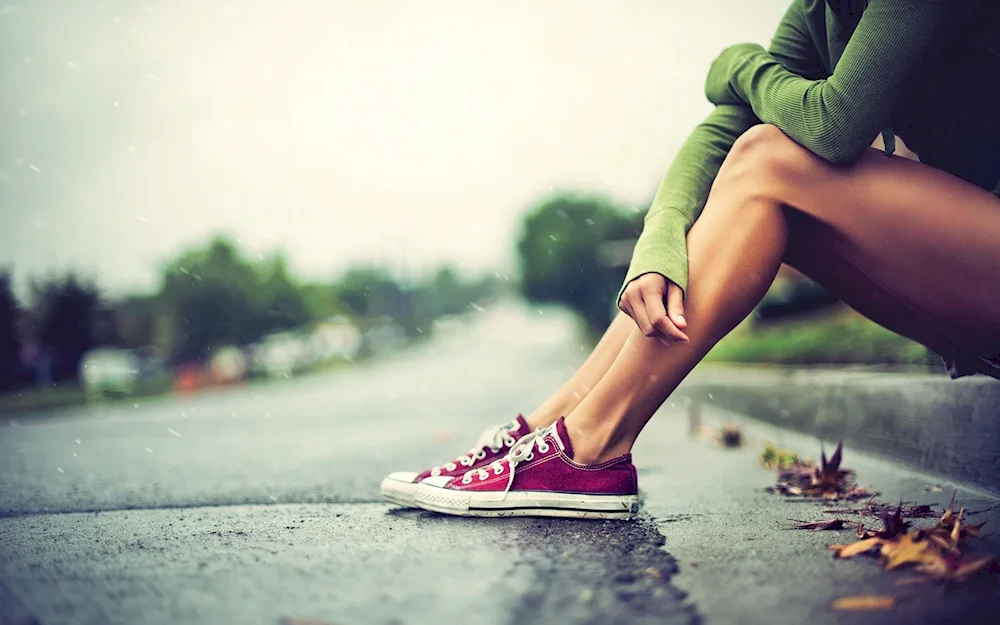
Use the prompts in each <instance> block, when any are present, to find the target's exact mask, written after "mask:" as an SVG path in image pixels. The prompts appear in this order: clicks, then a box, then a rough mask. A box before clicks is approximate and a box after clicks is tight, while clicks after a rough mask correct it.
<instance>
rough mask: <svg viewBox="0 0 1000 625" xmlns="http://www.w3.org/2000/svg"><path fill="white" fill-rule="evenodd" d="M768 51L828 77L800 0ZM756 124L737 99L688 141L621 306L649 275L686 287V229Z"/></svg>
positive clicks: (651, 218) (651, 215) (650, 217)
mask: <svg viewBox="0 0 1000 625" xmlns="http://www.w3.org/2000/svg"><path fill="white" fill-rule="evenodd" d="M769 50H770V53H771V56H772V58H774V59H777V60H778V61H779V62H780V63H781V64H782V65H783V66H784V67H785V68H787V69H788V70H789V71H791V72H795V73H796V74H799V75H801V76H808V77H810V78H820V77H822V76H824V75H826V72H825V70H824V69H823V67H822V63H821V61H820V57H819V54H818V53H817V50H816V46H815V44H814V43H813V40H812V38H811V37H810V35H809V31H808V28H807V20H806V15H805V10H804V8H803V1H802V0H796V1H795V2H794V3H793V4H792V5H791V7H789V9H788V11H787V12H786V13H785V16H784V17H783V18H782V20H781V23H780V24H779V25H778V28H777V31H776V32H775V34H774V37H773V38H772V40H771V46H770V48H769ZM757 123H759V120H758V119H757V117H756V116H755V115H754V114H753V111H751V110H750V107H749V106H748V105H747V104H746V103H744V102H742V101H739V100H737V101H736V102H735V103H733V104H722V105H720V106H717V107H716V108H715V110H713V111H712V112H711V113H710V114H709V116H708V117H707V118H706V119H705V121H703V122H702V123H701V124H699V125H698V126H697V127H696V128H695V129H694V131H693V132H692V133H691V135H690V136H689V137H688V138H687V140H686V141H685V142H684V144H683V146H681V149H680V151H679V152H678V153H677V155H676V156H675V157H674V161H673V163H672V164H671V166H670V168H669V170H668V171H667V174H666V176H665V177H664V179H663V182H662V183H661V184H660V188H659V190H658V191H657V192H656V197H655V199H654V200H653V204H652V206H651V207H650V209H649V212H648V213H646V221H645V225H644V227H643V231H642V235H641V236H640V237H639V241H638V243H637V244H636V246H635V251H634V252H633V255H632V262H631V264H630V266H629V269H628V273H627V274H626V277H625V282H624V284H623V286H622V289H621V291H619V293H618V301H619V303H620V302H621V298H622V294H623V293H624V291H625V289H626V287H627V286H628V285H629V283H630V282H632V281H633V280H635V279H636V278H638V277H640V276H642V275H645V274H649V273H655V274H659V275H661V276H663V277H664V278H666V279H667V280H669V281H670V282H671V283H673V284H675V285H677V286H679V287H680V288H681V289H686V288H687V269H688V267H687V249H686V244H685V237H686V235H687V231H688V230H690V228H691V226H692V224H694V221H695V219H697V218H698V215H699V214H700V213H701V209H702V208H704V206H705V201H706V200H707V199H708V192H709V190H710V189H711V188H712V182H713V181H714V180H715V176H716V174H718V173H719V168H720V167H721V166H722V161H724V160H725V158H726V155H727V154H728V153H729V150H730V148H732V147H733V143H735V142H736V139H737V138H739V136H740V135H742V134H743V133H744V132H746V131H747V130H748V129H749V128H750V127H751V126H753V125H755V124H757Z"/></svg>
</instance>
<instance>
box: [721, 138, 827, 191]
mask: <svg viewBox="0 0 1000 625" xmlns="http://www.w3.org/2000/svg"><path fill="white" fill-rule="evenodd" d="M804 152H807V150H806V149H805V148H803V147H802V146H800V145H799V144H797V143H795V142H794V141H792V140H791V139H790V138H789V137H788V135H786V134H785V133H783V132H782V131H781V130H780V129H778V127H777V126H775V125H773V124H758V125H756V126H753V127H752V128H750V129H749V130H747V131H746V132H745V133H743V134H742V135H740V137H739V138H738V139H737V140H736V142H735V143H734V144H733V147H732V148H731V149H730V150H729V154H728V155H727V156H726V160H725V161H724V162H723V165H722V168H721V169H720V170H719V175H718V177H717V178H716V183H717V184H721V185H739V186H741V187H743V188H744V189H746V190H747V191H748V192H753V193H755V194H756V193H767V192H768V191H775V190H777V189H780V187H781V186H783V185H784V184H786V183H788V182H789V180H791V179H793V178H795V177H796V176H799V175H800V174H801V173H802V169H803V166H804V165H806V164H808V162H809V160H808V158H807V154H804ZM751 190H752V191H751Z"/></svg>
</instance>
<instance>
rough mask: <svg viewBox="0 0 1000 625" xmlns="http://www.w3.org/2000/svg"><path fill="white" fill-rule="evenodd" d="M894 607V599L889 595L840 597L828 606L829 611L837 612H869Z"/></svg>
mask: <svg viewBox="0 0 1000 625" xmlns="http://www.w3.org/2000/svg"><path fill="white" fill-rule="evenodd" d="M894 607H896V598H895V597H892V596H890V595H855V596H853V597H841V598H839V599H837V600H836V601H834V602H833V603H832V604H830V609H831V610H837V611H838V612H871V611H875V610H891V609H892V608H894Z"/></svg>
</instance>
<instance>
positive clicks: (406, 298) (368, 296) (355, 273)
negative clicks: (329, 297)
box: [337, 266, 414, 329]
mask: <svg viewBox="0 0 1000 625" xmlns="http://www.w3.org/2000/svg"><path fill="white" fill-rule="evenodd" d="M337 300H338V301H340V303H341V304H342V305H343V306H344V308H345V310H346V311H347V312H348V313H349V314H351V315H354V316H355V317H361V318H366V319H372V318H375V317H381V316H388V317H392V318H393V319H394V320H395V321H396V322H397V323H399V324H400V325H402V326H403V327H404V328H407V329H411V328H412V327H413V326H414V315H413V297H412V294H411V293H410V292H409V291H407V290H406V289H404V288H403V287H402V286H401V285H400V284H399V283H397V282H396V280H394V279H393V277H392V276H391V275H390V274H389V272H388V271H385V270H384V269H380V268H378V267H372V266H361V267H354V268H352V269H349V270H348V271H347V273H346V274H344V276H343V278H341V280H340V282H339V283H338V284H337Z"/></svg>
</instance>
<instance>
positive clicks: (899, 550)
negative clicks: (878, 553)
mask: <svg viewBox="0 0 1000 625" xmlns="http://www.w3.org/2000/svg"><path fill="white" fill-rule="evenodd" d="M930 548H931V544H930V543H929V542H927V541H924V540H914V539H913V535H912V534H903V535H902V536H900V537H899V538H898V539H897V540H895V541H886V542H883V543H882V557H883V558H884V559H885V569H886V570H887V571H891V570H893V569H898V568H899V567H901V566H903V565H904V564H922V563H924V562H927V561H929V560H931V559H933V558H935V557H940V555H939V554H937V553H936V552H934V551H933V550H931V551H929V550H930Z"/></svg>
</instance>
